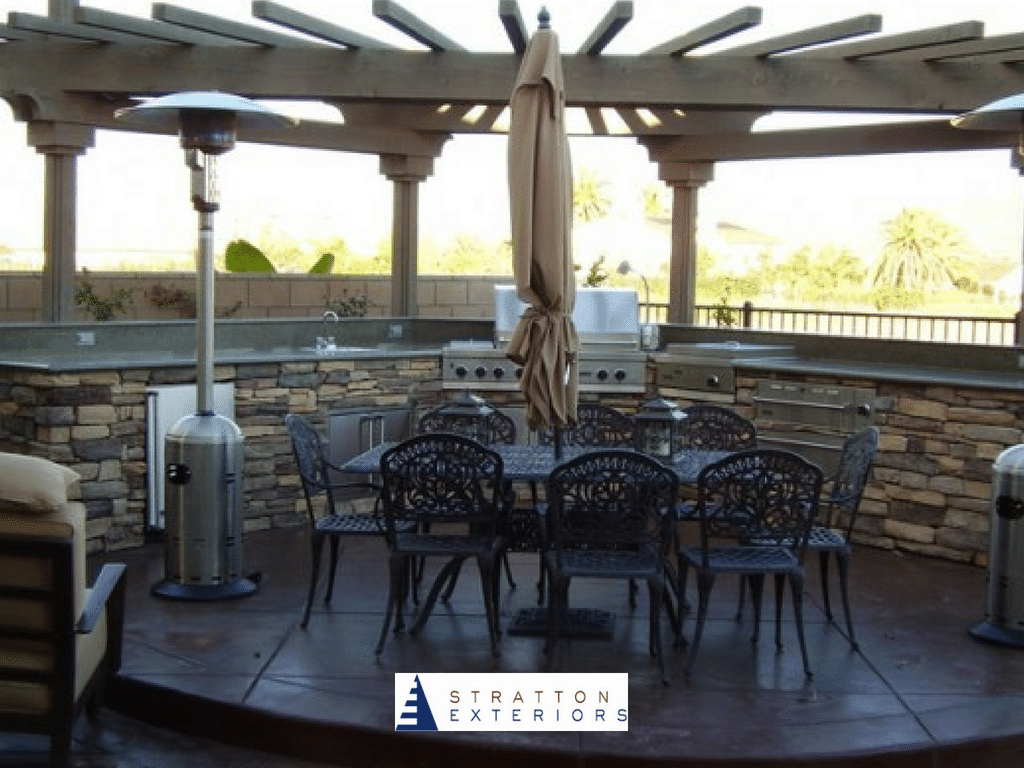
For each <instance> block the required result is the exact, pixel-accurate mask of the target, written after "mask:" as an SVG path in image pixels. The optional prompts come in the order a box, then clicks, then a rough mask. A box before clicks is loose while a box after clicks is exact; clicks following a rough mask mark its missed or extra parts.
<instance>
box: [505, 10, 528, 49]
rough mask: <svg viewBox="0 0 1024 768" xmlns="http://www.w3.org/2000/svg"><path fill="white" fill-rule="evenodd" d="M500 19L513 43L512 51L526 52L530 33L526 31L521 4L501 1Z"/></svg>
mask: <svg viewBox="0 0 1024 768" xmlns="http://www.w3.org/2000/svg"><path fill="white" fill-rule="evenodd" d="M498 18H500V19H501V25H502V26H503V27H505V34H506V35H508V40H509V42H510V43H512V50H513V51H515V52H516V53H520V54H521V53H523V52H524V51H526V42H527V40H529V37H530V33H529V32H527V31H526V23H525V22H524V21H523V14H522V13H521V12H520V10H519V3H517V2H516V0H501V2H500V3H499V4H498Z"/></svg>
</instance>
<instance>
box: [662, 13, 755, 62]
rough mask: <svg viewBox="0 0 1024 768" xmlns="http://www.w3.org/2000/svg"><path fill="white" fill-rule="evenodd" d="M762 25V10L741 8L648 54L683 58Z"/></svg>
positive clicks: (663, 44)
mask: <svg viewBox="0 0 1024 768" xmlns="http://www.w3.org/2000/svg"><path fill="white" fill-rule="evenodd" d="M760 23H761V9H760V8H754V7H747V8H740V9H739V10H738V11H733V12H732V13H730V14H727V15H726V16H722V17H721V18H719V19H715V20H714V21H710V22H708V23H707V24H704V25H703V26H700V27H697V28H696V29H693V30H690V31H689V32H687V33H686V34H684V35H680V36H679V37H675V38H673V39H671V40H669V41H668V42H665V43H662V44H661V45H656V46H654V47H653V48H651V49H650V50H649V51H647V53H649V54H653V55H657V54H669V55H670V56H682V55H684V54H687V53H689V52H690V51H693V50H696V49H697V48H700V47H702V46H705V45H710V44H711V43H717V42H718V41H719V40H724V39H725V38H727V37H731V36H732V35H735V34H737V33H738V32H743V31H745V30H748V29H750V28H751V27H756V26H757V25H758V24H760Z"/></svg>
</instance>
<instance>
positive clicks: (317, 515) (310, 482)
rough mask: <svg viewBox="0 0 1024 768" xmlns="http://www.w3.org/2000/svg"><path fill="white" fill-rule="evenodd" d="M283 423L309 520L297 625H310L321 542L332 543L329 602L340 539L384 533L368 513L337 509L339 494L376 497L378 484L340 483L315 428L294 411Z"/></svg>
mask: <svg viewBox="0 0 1024 768" xmlns="http://www.w3.org/2000/svg"><path fill="white" fill-rule="evenodd" d="M285 424H286V425H287V427H288V433H289V435H290V436H291V441H292V454H293V455H294V457H295V464H296V465H297V466H298V469H299V477H300V478H301V480H302V492H303V495H304V496H305V497H306V513H307V515H308V519H309V546H310V570H309V595H308V597H307V598H306V608H305V610H304V611H303V614H302V621H301V623H300V626H302V627H306V626H307V625H308V624H309V615H310V611H311V610H312V607H313V597H314V595H315V594H316V587H317V582H318V581H319V578H320V563H321V561H322V560H323V551H324V542H325V541H330V544H331V563H330V570H329V571H328V574H327V592H326V594H325V595H324V603H330V602H331V598H332V597H333V595H334V579H335V575H336V574H337V570H338V553H339V549H340V545H341V539H342V538H343V537H346V536H383V534H384V526H383V523H382V522H381V520H380V519H379V518H378V517H377V516H376V515H375V514H373V513H371V512H339V511H338V501H339V494H345V495H346V496H350V495H352V494H353V493H357V494H362V495H364V496H376V495H377V494H378V493H379V492H380V487H379V486H377V485H375V484H373V483H370V482H355V481H353V482H339V481H338V480H337V479H336V476H337V475H336V474H335V473H337V472H340V470H339V468H338V467H336V466H335V465H334V464H332V463H331V462H330V461H329V460H328V459H327V452H326V450H325V448H324V443H323V440H322V439H321V437H320V434H319V433H318V432H317V431H316V429H314V427H313V426H312V425H311V424H310V423H309V422H307V421H306V420H305V419H303V418H302V417H301V416H299V415H298V414H294V413H290V414H288V415H287V416H285Z"/></svg>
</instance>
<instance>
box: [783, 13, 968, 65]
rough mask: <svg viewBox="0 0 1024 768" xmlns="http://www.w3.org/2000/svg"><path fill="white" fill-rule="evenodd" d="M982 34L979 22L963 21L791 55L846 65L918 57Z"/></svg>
mask: <svg viewBox="0 0 1024 768" xmlns="http://www.w3.org/2000/svg"><path fill="white" fill-rule="evenodd" d="M984 34H985V25H984V24H982V23H981V22H980V21H964V22H960V23H959V24H947V25H944V26H941V27H933V28H932V29H921V30H917V31H915V32H905V33H903V34H899V35H885V36H876V37H873V38H871V39H870V40H858V41H856V42H852V43H845V44H842V45H829V46H825V47H824V48H816V49H814V50H813V51H800V52H797V53H795V54H793V55H794V56H807V55H814V56H835V57H836V58H841V59H846V60H847V61H853V60H855V59H866V58H868V57H869V56H884V55H886V54H892V53H904V52H907V51H915V52H918V55H920V51H921V49H923V48H928V47H930V46H935V45H943V44H948V43H960V42H964V41H966V40H977V39H978V38H980V37H981V36H982V35H984Z"/></svg>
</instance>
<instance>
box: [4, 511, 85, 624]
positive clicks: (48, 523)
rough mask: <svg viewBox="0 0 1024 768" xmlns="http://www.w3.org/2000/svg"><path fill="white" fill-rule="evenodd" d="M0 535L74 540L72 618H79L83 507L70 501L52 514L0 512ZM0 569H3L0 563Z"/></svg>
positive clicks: (82, 596)
mask: <svg viewBox="0 0 1024 768" xmlns="http://www.w3.org/2000/svg"><path fill="white" fill-rule="evenodd" d="M0 533H15V534H18V535H20V536H60V537H65V538H73V539H74V541H75V553H74V557H75V562H74V568H75V615H76V616H77V615H80V614H81V612H82V608H83V607H84V606H85V571H86V563H85V507H84V506H83V505H82V504H81V503H80V502H77V501H71V502H68V503H66V504H64V505H63V506H61V507H60V508H59V509H57V510H56V511H55V512H49V513H46V514H41V515H40V514H11V513H4V512H0ZM0 567H3V564H2V563H0ZM28 577H29V576H28V574H26V573H23V574H22V578H28Z"/></svg>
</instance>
